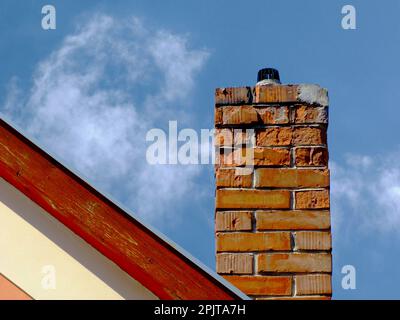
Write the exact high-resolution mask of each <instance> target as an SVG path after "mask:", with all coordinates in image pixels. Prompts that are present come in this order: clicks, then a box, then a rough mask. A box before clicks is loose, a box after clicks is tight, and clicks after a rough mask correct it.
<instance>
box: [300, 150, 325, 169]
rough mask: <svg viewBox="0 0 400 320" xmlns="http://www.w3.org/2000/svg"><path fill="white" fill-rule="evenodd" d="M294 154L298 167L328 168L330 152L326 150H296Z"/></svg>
mask: <svg viewBox="0 0 400 320" xmlns="http://www.w3.org/2000/svg"><path fill="white" fill-rule="evenodd" d="M294 153H295V164H296V166H297V167H305V166H328V150H327V149H326V148H323V147H311V148H296V149H295V151H294Z"/></svg>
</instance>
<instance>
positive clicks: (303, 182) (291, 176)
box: [255, 168, 329, 188]
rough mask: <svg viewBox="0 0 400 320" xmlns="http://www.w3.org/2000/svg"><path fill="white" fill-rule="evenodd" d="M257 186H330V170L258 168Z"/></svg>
mask: <svg viewBox="0 0 400 320" xmlns="http://www.w3.org/2000/svg"><path fill="white" fill-rule="evenodd" d="M255 176H256V187H279V188H296V187H299V188H300V187H314V188H315V187H328V186H329V170H314V169H275V168H274V169H271V168H260V169H257V170H256V174H255Z"/></svg>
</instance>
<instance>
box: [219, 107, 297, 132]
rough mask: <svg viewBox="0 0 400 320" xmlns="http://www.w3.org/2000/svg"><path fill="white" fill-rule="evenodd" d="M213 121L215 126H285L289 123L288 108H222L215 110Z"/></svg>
mask: <svg viewBox="0 0 400 320" xmlns="http://www.w3.org/2000/svg"><path fill="white" fill-rule="evenodd" d="M215 119H216V125H217V126H222V125H223V126H229V125H230V126H234V127H248V125H250V124H254V125H255V124H258V125H261V124H264V125H271V124H286V123H289V108H288V107H285V106H283V107H280V106H278V107H277V106H275V107H260V106H252V105H242V106H224V107H219V108H217V110H216V116H215Z"/></svg>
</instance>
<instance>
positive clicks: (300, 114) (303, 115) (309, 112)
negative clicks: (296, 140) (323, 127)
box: [293, 105, 328, 124]
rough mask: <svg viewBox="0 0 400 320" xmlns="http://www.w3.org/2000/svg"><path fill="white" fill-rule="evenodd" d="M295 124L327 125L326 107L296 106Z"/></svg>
mask: <svg viewBox="0 0 400 320" xmlns="http://www.w3.org/2000/svg"><path fill="white" fill-rule="evenodd" d="M293 120H294V122H295V123H324V124H326V123H328V107H315V106H306V105H298V106H296V107H295V109H294V119H293Z"/></svg>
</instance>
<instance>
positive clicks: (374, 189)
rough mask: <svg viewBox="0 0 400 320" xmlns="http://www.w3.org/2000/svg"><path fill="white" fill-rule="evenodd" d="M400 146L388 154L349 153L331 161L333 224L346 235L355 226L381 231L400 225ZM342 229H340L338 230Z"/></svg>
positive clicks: (365, 230) (367, 230)
mask: <svg viewBox="0 0 400 320" xmlns="http://www.w3.org/2000/svg"><path fill="white" fill-rule="evenodd" d="M399 157H400V149H399V150H396V151H393V152H391V153H388V154H382V155H376V156H365V155H354V154H350V155H347V156H346V157H345V161H344V163H343V164H340V165H339V164H338V163H337V162H332V163H331V164H330V165H331V176H332V181H331V197H332V219H333V228H334V229H335V232H336V234H337V235H339V234H340V236H345V235H349V234H351V233H353V231H354V230H355V229H357V230H359V231H362V232H371V231H377V232H378V233H382V232H388V231H396V232H397V230H398V229H399V228H400V162H399V161H398V159H399ZM338 230H340V232H338Z"/></svg>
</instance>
